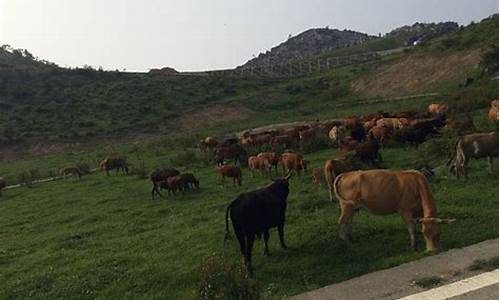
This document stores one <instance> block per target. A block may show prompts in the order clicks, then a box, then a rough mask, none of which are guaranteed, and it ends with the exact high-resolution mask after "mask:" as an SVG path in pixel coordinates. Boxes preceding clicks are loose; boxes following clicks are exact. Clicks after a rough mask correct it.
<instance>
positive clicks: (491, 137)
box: [447, 131, 498, 180]
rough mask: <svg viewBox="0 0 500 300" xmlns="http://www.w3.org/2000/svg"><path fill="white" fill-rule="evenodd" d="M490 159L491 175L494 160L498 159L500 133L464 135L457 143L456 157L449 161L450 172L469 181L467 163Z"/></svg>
mask: <svg viewBox="0 0 500 300" xmlns="http://www.w3.org/2000/svg"><path fill="white" fill-rule="evenodd" d="M483 157H487V158H488V165H489V173H490V174H491V173H493V158H494V157H498V131H494V132H490V133H474V134H468V135H464V136H463V137H461V138H459V139H458V140H457V142H456V143H455V149H454V155H453V156H452V157H451V158H450V160H448V163H447V165H448V166H449V171H450V172H453V171H454V172H455V175H456V177H457V178H458V179H459V178H460V176H461V175H463V176H464V177H465V179H466V180H467V170H466V167H467V163H468V162H469V161H470V160H471V159H472V158H483Z"/></svg>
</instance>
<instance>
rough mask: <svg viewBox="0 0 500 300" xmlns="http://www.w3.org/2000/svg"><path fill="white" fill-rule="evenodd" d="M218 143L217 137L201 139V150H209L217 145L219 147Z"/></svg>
mask: <svg viewBox="0 0 500 300" xmlns="http://www.w3.org/2000/svg"><path fill="white" fill-rule="evenodd" d="M218 144H219V142H218V141H217V140H216V139H215V138H213V137H211V136H209V137H206V138H204V139H202V140H200V143H199V147H200V150H202V151H207V150H213V149H215V147H217V145H218Z"/></svg>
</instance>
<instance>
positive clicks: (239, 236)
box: [233, 226, 246, 256]
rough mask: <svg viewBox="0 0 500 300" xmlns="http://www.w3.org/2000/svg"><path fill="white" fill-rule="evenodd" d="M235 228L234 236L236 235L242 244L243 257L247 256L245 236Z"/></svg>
mask: <svg viewBox="0 0 500 300" xmlns="http://www.w3.org/2000/svg"><path fill="white" fill-rule="evenodd" d="M233 228H234V234H235V235H236V238H237V239H238V242H239V243H240V252H241V255H243V256H245V249H246V239H245V235H244V234H243V232H241V230H239V229H236V228H235V227H234V226H233Z"/></svg>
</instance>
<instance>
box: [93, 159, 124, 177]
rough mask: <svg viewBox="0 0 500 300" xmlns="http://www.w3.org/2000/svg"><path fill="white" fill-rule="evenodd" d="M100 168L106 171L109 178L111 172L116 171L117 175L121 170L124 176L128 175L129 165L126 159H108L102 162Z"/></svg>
mask: <svg viewBox="0 0 500 300" xmlns="http://www.w3.org/2000/svg"><path fill="white" fill-rule="evenodd" d="M99 166H100V167H101V169H103V170H105V171H106V175H107V176H109V171H110V170H114V169H115V170H116V174H117V175H118V172H119V171H120V170H122V172H123V174H126V175H128V163H127V160H126V159H125V158H121V157H117V158H115V157H108V158H106V159H104V160H103V161H101V163H100V164H99Z"/></svg>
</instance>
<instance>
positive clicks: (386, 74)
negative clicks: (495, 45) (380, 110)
mask: <svg viewBox="0 0 500 300" xmlns="http://www.w3.org/2000/svg"><path fill="white" fill-rule="evenodd" d="M481 53H482V50H480V49H476V50H467V51H459V52H456V53H453V54H451V55H447V56H431V55H425V56H424V55H421V54H420V55H419V54H413V55H409V56H406V57H404V58H401V59H397V60H395V61H394V62H391V63H386V64H383V65H381V66H379V67H377V68H376V69H375V70H373V71H371V72H369V73H368V74H366V75H364V76H362V77H360V78H359V79H357V80H356V81H354V82H353V83H352V85H351V87H352V90H353V91H355V92H356V93H359V94H362V95H364V96H368V97H390V96H400V95H407V94H411V93H416V92H423V91H425V90H429V89H430V88H432V87H433V86H435V85H436V84H437V83H440V82H443V81H450V80H456V79H462V78H463V77H464V76H465V75H466V73H467V71H470V70H471V69H472V68H474V67H475V66H477V65H478V64H479V62H480V60H481Z"/></svg>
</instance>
